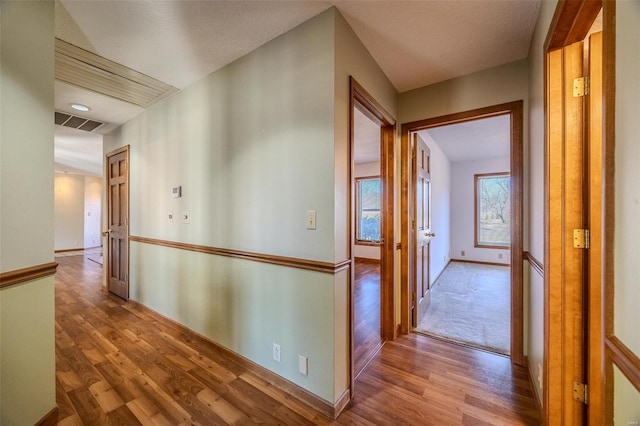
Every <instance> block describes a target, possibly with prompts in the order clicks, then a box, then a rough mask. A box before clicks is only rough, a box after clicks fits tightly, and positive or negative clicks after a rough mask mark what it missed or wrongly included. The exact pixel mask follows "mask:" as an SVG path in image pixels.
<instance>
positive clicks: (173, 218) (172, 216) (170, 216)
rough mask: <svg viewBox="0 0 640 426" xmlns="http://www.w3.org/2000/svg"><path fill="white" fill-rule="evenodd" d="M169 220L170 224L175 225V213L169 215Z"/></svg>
mask: <svg viewBox="0 0 640 426" xmlns="http://www.w3.org/2000/svg"><path fill="white" fill-rule="evenodd" d="M167 218H168V220H169V223H173V222H175V216H174V214H173V212H169V213H168V214H167Z"/></svg>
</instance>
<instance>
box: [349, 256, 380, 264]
mask: <svg viewBox="0 0 640 426" xmlns="http://www.w3.org/2000/svg"><path fill="white" fill-rule="evenodd" d="M353 260H354V261H355V262H360V263H371V264H374V265H379V264H380V259H370V258H368V257H354V258H353Z"/></svg>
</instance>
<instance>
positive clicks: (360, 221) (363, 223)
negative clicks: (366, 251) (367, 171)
mask: <svg viewBox="0 0 640 426" xmlns="http://www.w3.org/2000/svg"><path fill="white" fill-rule="evenodd" d="M380 192H381V185H380V178H379V177H367V178H357V179H356V193H357V197H356V243H363V242H364V243H379V242H380V217H381V212H380V195H381V194H380Z"/></svg>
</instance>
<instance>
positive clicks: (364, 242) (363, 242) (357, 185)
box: [355, 175, 382, 246]
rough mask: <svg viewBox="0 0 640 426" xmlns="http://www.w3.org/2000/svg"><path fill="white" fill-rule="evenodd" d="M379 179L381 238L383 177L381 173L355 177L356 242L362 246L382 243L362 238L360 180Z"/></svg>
mask: <svg viewBox="0 0 640 426" xmlns="http://www.w3.org/2000/svg"><path fill="white" fill-rule="evenodd" d="M369 180H377V181H378V182H380V208H379V212H380V226H381V227H380V238H382V179H381V176H380V175H374V176H358V177H356V178H355V190H356V217H355V244H356V245H360V246H380V245H381V244H382V243H381V241H380V240H378V241H373V240H363V239H360V238H359V236H360V205H361V200H360V182H362V181H369Z"/></svg>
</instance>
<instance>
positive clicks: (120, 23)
mask: <svg viewBox="0 0 640 426" xmlns="http://www.w3.org/2000/svg"><path fill="white" fill-rule="evenodd" d="M540 1H541V0H473V1H468V0H445V1H441V0H413V1H403V0H397V1H394V0H380V1H366V0H331V1H322V0H288V1H286V0H283V1H269V0H263V1H247V0H228V1H217V0H209V1H178V0H169V1H149V0H137V1H130V0H129V1H127V0H125V1H108V0H62V1H61V2H58V1H56V37H58V38H60V39H62V40H64V41H66V42H68V43H71V44H74V45H76V46H78V47H81V48H83V49H86V50H89V51H91V52H93V53H96V54H98V55H101V56H103V57H105V58H108V59H110V60H112V61H115V62H117V63H120V64H122V65H124V66H127V67H130V68H132V69H134V70H136V71H139V72H142V73H144V74H147V75H149V76H151V77H154V78H156V79H158V80H161V81H163V82H165V83H168V84H171V85H173V86H175V87H177V88H179V89H182V88H185V87H187V86H189V85H190V84H192V83H194V82H195V81H197V80H199V79H201V78H203V77H204V76H206V75H208V74H210V73H212V72H214V71H216V70H218V69H220V68H222V67H224V66H225V65H228V64H229V63H231V62H233V61H234V60H236V59H238V58H240V57H242V56H244V55H246V54H247V53H249V52H250V51H252V50H254V49H255V48H257V47H259V46H261V45H262V44H264V43H266V42H268V41H269V40H271V39H273V38H275V37H277V36H278V35H280V34H283V33H284V32H286V31H288V30H290V29H292V28H294V27H296V26H297V25H300V24H301V23H303V22H305V21H306V20H308V19H310V18H312V17H313V16H315V15H317V14H318V13H320V12H322V11H324V10H326V9H327V8H329V7H331V6H336V7H337V8H338V10H339V11H340V12H341V14H342V15H343V16H344V17H345V19H346V20H347V22H348V23H349V25H351V27H352V28H353V29H354V31H355V32H356V34H357V35H358V36H359V37H360V39H361V40H362V42H363V43H364V45H365V47H366V48H367V49H368V50H369V52H370V53H371V55H372V56H373V58H374V59H375V60H376V62H377V63H378V64H379V65H380V67H381V68H382V70H383V71H384V72H385V74H386V75H387V77H388V78H389V80H390V81H391V83H392V84H393V85H394V86H395V87H396V89H397V90H398V91H399V92H404V91H407V90H411V89H415V88H418V87H422V86H425V85H429V84H433V83H436V82H439V81H443V80H447V79H450V78H455V77H458V76H461V75H465V74H469V73H472V72H475V71H479V70H482V69H486V68H490V67H494V66H498V65H502V64H505V63H508V62H512V61H515V60H519V59H522V58H525V57H526V56H527V54H528V49H529V44H530V41H531V37H532V34H533V29H534V26H535V22H536V19H537V15H538V10H539V6H540ZM69 99H73V100H72V101H69ZM69 102H81V103H84V104H87V105H88V106H90V107H91V108H92V111H91V112H90V113H88V114H84V115H85V116H86V117H88V118H91V119H95V120H98V121H105V122H107V123H111V126H110V127H104V128H103V129H101V131H100V132H105V131H108V130H109V129H110V128H112V127H113V126H115V125H118V124H121V123H123V122H125V121H128V120H129V119H131V118H133V117H134V116H135V115H137V114H139V113H140V108H137V107H133V106H131V105H128V104H125V103H124V102H117V101H115V102H116V103H117V104H114V101H113V100H111V99H109V98H107V97H105V96H101V95H97V94H95V93H93V92H90V91H87V90H84V89H79V88H73V86H70V85H67V84H62V83H60V84H56V108H57V109H59V110H62V111H65V112H69V113H72V112H73V111H72V110H70V108H69V106H68V103H69ZM123 104H124V105H123Z"/></svg>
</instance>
